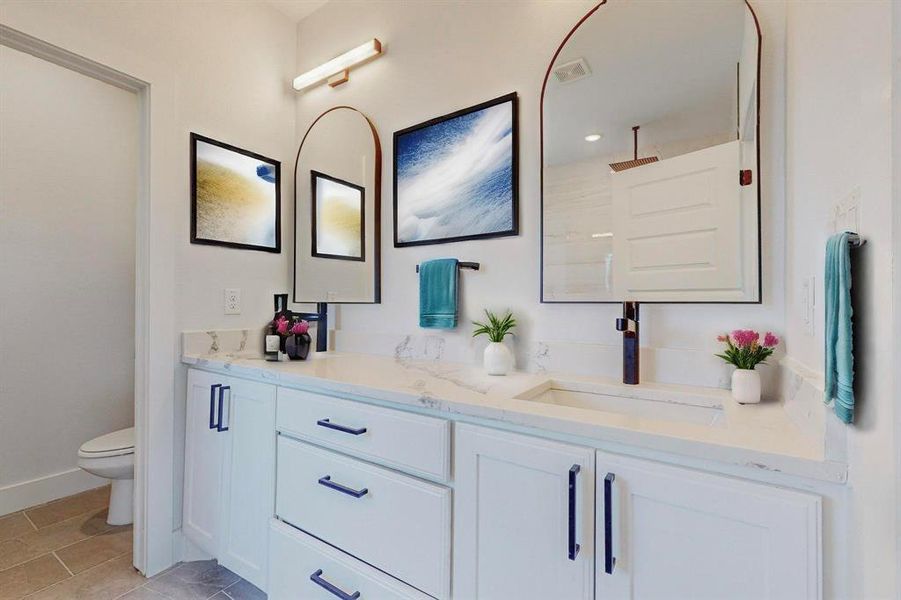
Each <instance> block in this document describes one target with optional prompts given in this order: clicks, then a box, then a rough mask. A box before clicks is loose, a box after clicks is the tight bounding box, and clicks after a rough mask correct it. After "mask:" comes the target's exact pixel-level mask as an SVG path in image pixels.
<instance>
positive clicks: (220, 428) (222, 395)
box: [216, 385, 232, 431]
mask: <svg viewBox="0 0 901 600" xmlns="http://www.w3.org/2000/svg"><path fill="white" fill-rule="evenodd" d="M231 389H232V388H231V386H230V385H223V386H220V387H219V422H218V423H217V424H216V431H228V427H223V426H222V405H223V404H225V390H228V394H229V396H228V397H229V398H231ZM228 418H229V419H231V410H229V413H228Z"/></svg>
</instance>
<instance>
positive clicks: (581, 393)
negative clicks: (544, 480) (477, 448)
mask: <svg viewBox="0 0 901 600" xmlns="http://www.w3.org/2000/svg"><path fill="white" fill-rule="evenodd" d="M516 399H518V400H528V401H530V402H541V403H543V404H553V405H558V406H569V407H572V408H581V409H584V410H595V411H601V412H607V413H616V414H622V415H629V416H633V417H638V418H642V419H654V420H662V421H676V422H681V423H691V424H695V425H706V426H709V427H717V426H722V424H723V406H722V403H721V402H720V400H719V398H717V397H716V394H715V393H704V392H700V393H697V394H695V393H691V392H687V391H682V390H676V389H672V388H669V387H666V386H657V385H653V384H651V385H648V386H645V387H643V386H642V385H637V386H634V387H633V386H625V385H623V386H617V385H613V384H596V383H590V382H583V381H562V380H559V379H550V380H548V381H546V382H544V383H542V384H540V385H538V386H536V387H534V388H532V389H530V390H528V391H527V392H524V393H522V394H520V395H519V396H516Z"/></svg>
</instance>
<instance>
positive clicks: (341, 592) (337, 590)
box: [310, 569, 360, 600]
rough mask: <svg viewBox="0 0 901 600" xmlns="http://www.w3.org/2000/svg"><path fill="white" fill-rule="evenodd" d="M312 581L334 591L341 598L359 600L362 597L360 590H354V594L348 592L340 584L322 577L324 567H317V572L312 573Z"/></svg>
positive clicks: (342, 599)
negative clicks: (337, 584)
mask: <svg viewBox="0 0 901 600" xmlns="http://www.w3.org/2000/svg"><path fill="white" fill-rule="evenodd" d="M310 581H312V582H313V583H315V584H316V585H318V586H319V587H321V588H323V589H326V590H328V591H330V592H331V593H333V594H334V595H336V596H338V597H339V598H341V600H357V598H359V597H360V592H354V593H353V594H348V593H347V592H345V591H344V590H342V589H341V588H339V587H338V586H336V585H334V584H332V583H329V582H328V581H326V580H325V579H323V578H322V569H316V572H315V573H313V574H312V575H310Z"/></svg>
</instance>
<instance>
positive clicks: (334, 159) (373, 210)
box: [293, 106, 382, 303]
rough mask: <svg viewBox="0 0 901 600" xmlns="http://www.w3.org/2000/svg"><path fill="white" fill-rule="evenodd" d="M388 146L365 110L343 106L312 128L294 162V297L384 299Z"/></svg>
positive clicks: (341, 300)
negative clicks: (383, 198)
mask: <svg viewBox="0 0 901 600" xmlns="http://www.w3.org/2000/svg"><path fill="white" fill-rule="evenodd" d="M381 170H382V169H381V148H380V144H379V139H378V134H377V133H376V131H375V127H374V126H373V125H372V124H371V123H370V121H369V120H368V119H367V118H366V116H365V115H363V113H361V112H359V111H358V110H356V109H354V108H351V107H347V106H339V107H335V108H332V109H329V110H328V111H326V112H325V113H323V114H322V115H320V116H319V117H318V118H317V119H316V120H315V121H314V122H313V124H312V125H311V126H310V128H309V129H308V130H307V133H306V135H305V136H304V138H303V140H302V141H301V145H300V149H299V150H298V153H297V162H296V163H295V169H294V208H295V230H294V298H293V300H294V302H297V303H306V302H332V303H377V302H379V299H380V289H379V288H380V286H379V258H380V257H379V246H380V226H379V223H380V220H381V218H380V211H381V206H380V192H381V189H380V188H381Z"/></svg>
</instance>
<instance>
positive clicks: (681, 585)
mask: <svg viewBox="0 0 901 600" xmlns="http://www.w3.org/2000/svg"><path fill="white" fill-rule="evenodd" d="M608 473H609V474H611V475H612V477H611V479H612V481H611V482H610V488H611V489H610V503H608V502H606V499H605V494H604V486H605V479H607V475H608ZM597 485H598V488H597V510H598V513H597V524H598V528H597V540H598V541H597V567H596V574H597V597H598V598H599V599H603V600H607V599H611V598H642V599H645V598H649V599H653V598H661V599H664V598H665V599H672V598H692V599H705V598H709V599H722V598H730V599H740V598H748V599H749V600H764V599H792V600H796V599H802V598H818V597H820V547H819V544H820V498H819V497H817V496H813V495H811V494H806V493H801V492H796V491H792V490H786V489H782V488H777V487H772V486H768V485H764V484H759V483H752V482H749V481H743V480H740V479H733V478H731V477H726V476H721V475H712V474H709V473H702V472H699V471H694V470H691V469H684V468H679V467H672V466H668V465H662V464H659V463H655V462H652V461H646V460H640V459H635V458H627V457H622V456H616V455H612V454H607V453H604V452H598V455H597ZM608 514H609V515H610V531H611V535H610V538H611V539H610V542H611V544H610V552H611V553H612V556H611V558H613V557H615V558H616V562H615V564H613V565H612V566H613V569H612V570H613V573H612V574H611V573H607V572H605V566H606V564H607V562H606V560H605V559H606V555H607V546H606V541H607V538H606V535H605V530H606V527H605V521H606V517H607V515H608Z"/></svg>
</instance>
